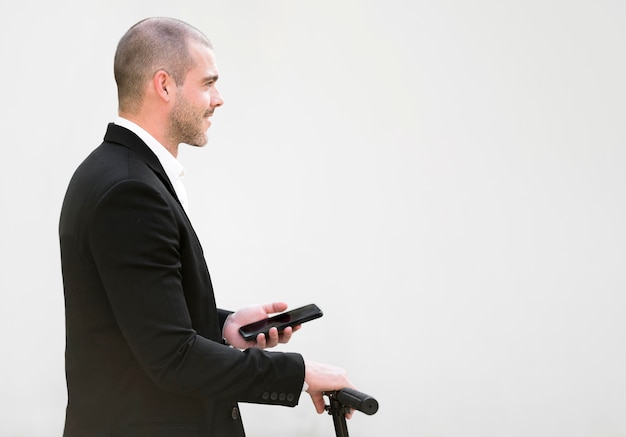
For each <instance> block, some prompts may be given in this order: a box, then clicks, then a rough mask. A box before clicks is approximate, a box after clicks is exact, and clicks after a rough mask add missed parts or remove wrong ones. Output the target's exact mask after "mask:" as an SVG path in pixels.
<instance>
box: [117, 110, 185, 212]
mask: <svg viewBox="0 0 626 437" xmlns="http://www.w3.org/2000/svg"><path fill="white" fill-rule="evenodd" d="M115 124H117V125H118V126H122V127H125V128H126V129H128V130H130V131H132V132H134V133H135V134H136V135H137V136H138V137H139V138H141V140H142V141H143V142H144V143H146V145H147V146H148V147H149V148H150V150H152V152H153V153H154V154H155V155H156V157H157V158H158V159H159V162H160V163H161V166H162V167H163V170H165V174H166V175H167V177H168V178H169V180H170V182H171V183H172V186H173V187H174V191H176V196H178V200H180V203H181V204H182V205H183V208H185V211H186V210H187V209H188V203H189V201H188V199H187V191H186V190H185V185H183V177H185V168H184V167H183V165H182V164H181V163H180V162H179V161H178V160H177V159H176V158H175V157H174V155H172V154H171V153H170V152H169V150H167V149H166V148H165V146H163V145H162V144H161V143H159V142H158V141H157V140H156V139H155V138H154V137H153V136H152V135H150V134H149V133H148V132H146V131H145V130H144V129H143V128H141V127H140V126H139V125H137V124H136V123H133V122H132V121H130V120H127V119H125V118H122V117H117V118H116V119H115Z"/></svg>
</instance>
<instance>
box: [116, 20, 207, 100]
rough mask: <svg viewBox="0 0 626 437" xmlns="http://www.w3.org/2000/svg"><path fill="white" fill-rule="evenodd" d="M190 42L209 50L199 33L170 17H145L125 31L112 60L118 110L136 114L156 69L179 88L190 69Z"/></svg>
mask: <svg viewBox="0 0 626 437" xmlns="http://www.w3.org/2000/svg"><path fill="white" fill-rule="evenodd" d="M190 42H197V43H200V44H203V45H206V46H208V47H209V48H213V46H212V44H211V42H210V41H209V39H208V38H207V37H206V36H205V35H204V34H203V33H202V32H201V31H199V30H198V29H196V28H195V27H193V26H191V25H189V24H187V23H185V22H184V21H181V20H177V19H174V18H165V17H152V18H146V19H144V20H141V21H139V22H138V23H136V24H135V25H133V26H132V27H131V28H130V29H128V31H127V32H126V33H125V34H124V36H122V38H121V39H120V41H119V43H118V45H117V50H116V51H115V58H114V61H113V72H114V76H115V82H116V83H117V95H118V103H119V109H120V110H125V111H130V112H134V111H136V110H137V109H138V108H139V105H140V104H141V102H142V101H143V98H144V94H145V89H146V84H147V82H148V81H149V80H150V78H152V76H153V75H154V73H156V72H157V71H159V70H165V71H167V72H168V73H169V74H170V75H171V76H172V78H173V79H174V82H175V83H176V84H177V85H182V84H183V82H184V80H185V76H186V75H187V72H188V71H189V70H190V69H191V68H193V59H192V57H191V55H190V53H189V43H190Z"/></svg>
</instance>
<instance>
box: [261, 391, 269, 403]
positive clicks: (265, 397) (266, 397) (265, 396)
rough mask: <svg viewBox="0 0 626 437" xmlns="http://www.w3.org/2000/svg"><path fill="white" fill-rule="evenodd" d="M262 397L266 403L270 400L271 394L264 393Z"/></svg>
mask: <svg viewBox="0 0 626 437" xmlns="http://www.w3.org/2000/svg"><path fill="white" fill-rule="evenodd" d="M262 397H263V400H264V401H266V400H268V399H269V398H270V394H269V393H268V392H264V393H263V396H262Z"/></svg>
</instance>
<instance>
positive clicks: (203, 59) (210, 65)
mask: <svg viewBox="0 0 626 437" xmlns="http://www.w3.org/2000/svg"><path fill="white" fill-rule="evenodd" d="M189 53H190V54H191V57H192V58H193V61H194V66H193V67H192V69H191V70H190V71H189V73H188V75H193V76H195V77H198V78H202V77H212V76H217V73H218V71H217V64H216V62H215V52H214V51H213V49H211V48H210V47H208V46H207V45H204V44H200V43H197V42H192V43H191V44H189Z"/></svg>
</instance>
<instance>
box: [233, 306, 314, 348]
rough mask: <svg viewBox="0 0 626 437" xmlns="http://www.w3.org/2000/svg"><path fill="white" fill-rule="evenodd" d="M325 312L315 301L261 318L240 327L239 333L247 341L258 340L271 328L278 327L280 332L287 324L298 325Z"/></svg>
mask: <svg viewBox="0 0 626 437" xmlns="http://www.w3.org/2000/svg"><path fill="white" fill-rule="evenodd" d="M323 315H324V313H323V312H322V310H321V309H319V307H318V306H317V305H315V304H314V303H312V304H310V305H305V306H303V307H300V308H295V309H293V310H290V311H286V312H284V313H280V314H276V315H275V316H272V317H268V318H267V319H263V320H259V321H258V322H253V323H250V324H248V325H245V326H242V327H241V328H239V333H240V334H241V336H242V337H243V338H244V339H246V340H247V341H254V340H256V337H257V335H259V334H261V333H263V334H265V336H266V337H267V336H268V335H269V331H270V328H277V329H278V332H281V331H283V330H284V329H285V328H286V327H287V326H291V327H294V326H297V325H300V324H302V323H304V322H308V321H309V320H314V319H318V318H320V317H322V316H323Z"/></svg>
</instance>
